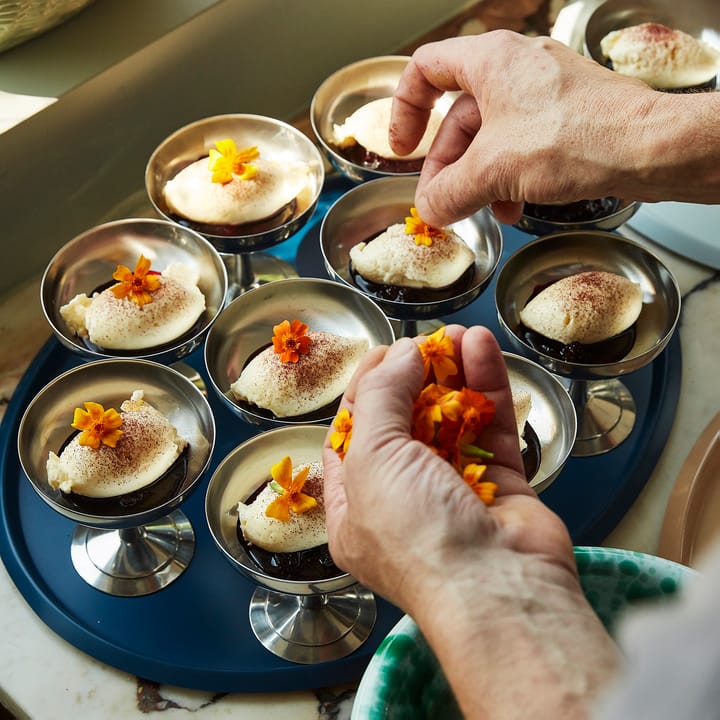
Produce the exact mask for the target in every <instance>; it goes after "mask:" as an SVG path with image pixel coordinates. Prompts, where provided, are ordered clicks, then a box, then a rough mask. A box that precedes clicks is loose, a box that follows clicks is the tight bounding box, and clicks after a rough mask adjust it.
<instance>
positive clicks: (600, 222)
mask: <svg viewBox="0 0 720 720" xmlns="http://www.w3.org/2000/svg"><path fill="white" fill-rule="evenodd" d="M560 207H562V206H560ZM639 208H640V203H639V202H636V201H634V200H620V201H619V205H618V206H617V208H616V209H615V210H613V211H612V212H610V213H608V214H607V215H603V216H601V217H596V218H594V219H592V220H574V221H570V220H568V221H564V220H548V219H546V218H541V217H535V216H533V215H532V214H531V213H530V212H528V211H527V209H526V210H524V211H523V214H522V216H521V218H520V220H518V221H517V223H515V227H516V228H518V230H522V231H523V232H526V233H529V234H530V235H551V234H553V233H557V232H565V231H567V230H616V229H617V228H619V227H620V226H621V225H623V224H624V223H626V222H627V221H628V220H629V219H630V218H631V217H632V216H633V215H634V214H635V213H636V212H637V211H638V209H639Z"/></svg>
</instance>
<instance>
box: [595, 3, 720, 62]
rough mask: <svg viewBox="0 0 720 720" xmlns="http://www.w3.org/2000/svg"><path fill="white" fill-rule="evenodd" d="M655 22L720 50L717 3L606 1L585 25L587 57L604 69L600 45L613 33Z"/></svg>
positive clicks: (719, 20)
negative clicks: (606, 36) (680, 31)
mask: <svg viewBox="0 0 720 720" xmlns="http://www.w3.org/2000/svg"><path fill="white" fill-rule="evenodd" d="M646 22H655V23H660V24H662V25H666V26H667V27H670V28H673V29H676V30H682V31H683V32H685V33H687V34H688V35H692V36H693V37H695V38H697V39H698V40H702V41H704V42H706V43H708V45H712V46H714V47H715V48H716V49H719V50H720V5H719V4H718V3H717V2H715V1H714V0H687V2H683V3H678V2H675V0H606V2H603V3H602V4H600V5H599V6H598V7H597V8H595V10H594V11H593V12H592V14H591V15H590V17H589V18H588V21H587V23H586V25H585V33H584V48H583V50H584V53H585V55H587V56H588V57H590V58H592V59H593V60H595V61H596V62H598V63H600V64H601V65H606V64H607V62H606V59H605V58H604V57H603V54H602V52H601V50H600V41H601V40H602V39H603V38H604V37H605V35H607V34H608V33H609V32H612V31H613V30H620V29H622V28H624V27H630V26H632V25H639V24H641V23H646Z"/></svg>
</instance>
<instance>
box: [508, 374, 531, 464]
mask: <svg viewBox="0 0 720 720" xmlns="http://www.w3.org/2000/svg"><path fill="white" fill-rule="evenodd" d="M512 404H513V410H514V411H515V422H516V423H517V431H518V437H519V438H520V451H523V450H525V448H526V447H527V442H526V441H525V438H524V437H523V432H524V429H525V423H526V422H527V420H528V417H530V410H531V408H532V398H531V396H530V393H529V392H528V391H527V390H526V389H525V388H522V387H517V386H516V387H513V388H512Z"/></svg>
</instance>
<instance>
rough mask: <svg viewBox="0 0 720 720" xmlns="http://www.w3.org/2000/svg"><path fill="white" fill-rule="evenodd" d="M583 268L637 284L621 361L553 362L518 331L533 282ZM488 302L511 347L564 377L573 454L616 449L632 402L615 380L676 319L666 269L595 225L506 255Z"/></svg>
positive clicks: (649, 356) (658, 344)
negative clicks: (573, 415) (628, 344)
mask: <svg viewBox="0 0 720 720" xmlns="http://www.w3.org/2000/svg"><path fill="white" fill-rule="evenodd" d="M587 270H605V271H609V272H614V273H617V274H618V275H624V276H625V277H627V278H628V279H629V280H632V281H633V282H635V283H638V284H639V285H640V287H641V288H642V294H643V308H642V312H641V313H640V317H639V318H638V320H637V324H636V328H637V333H636V338H635V344H634V345H633V347H632V349H631V350H630V352H629V353H628V354H627V356H626V357H624V358H623V359H622V360H619V361H617V362H609V363H603V364H589V363H576V362H568V361H565V360H559V359H557V358H554V357H551V356H550V355H546V354H545V353H542V352H540V351H538V350H536V349H534V348H533V347H531V346H530V345H529V344H528V343H527V342H526V341H525V340H524V339H523V338H522V337H521V336H520V335H519V334H518V329H519V325H520V310H521V309H522V308H523V307H524V306H525V305H526V303H527V302H528V300H529V299H530V297H531V296H532V295H533V293H534V292H535V291H536V289H537V288H540V287H545V286H546V285H548V284H550V283H552V282H554V281H556V280H559V279H560V278H563V277H566V276H568V275H573V274H575V273H579V272H584V271H587ZM495 304H496V307H497V313H498V319H499V322H500V326H501V327H502V328H503V330H504V331H505V333H506V334H507V336H508V338H509V340H510V342H511V344H512V346H513V348H514V349H515V350H517V352H518V353H519V354H521V355H524V356H525V357H529V358H531V359H533V360H535V361H537V362H538V363H540V364H541V365H542V366H543V367H545V368H547V369H548V370H549V371H550V372H552V373H554V374H556V375H560V376H562V377H563V378H565V379H567V380H568V381H569V392H570V396H571V398H572V399H573V402H574V404H575V409H576V412H577V419H578V433H577V439H576V441H575V445H574V447H573V451H572V455H573V456H585V455H597V454H599V453H603V452H607V451H609V450H612V449H613V448H615V447H617V445H619V444H620V443H621V442H622V441H623V440H625V438H627V436H628V435H629V434H630V432H631V430H632V428H633V426H634V424H635V416H636V406H635V401H634V400H633V398H632V395H631V393H630V391H629V390H628V388H627V387H626V386H625V385H624V384H623V383H622V382H621V381H620V380H618V379H617V378H618V377H619V376H621V375H625V374H627V373H630V372H633V371H634V370H639V369H640V368H642V367H644V366H645V365H647V364H648V363H649V362H651V361H652V360H653V359H654V358H655V357H657V356H658V355H659V354H660V353H661V352H662V351H663V350H664V349H665V347H666V345H667V344H668V342H669V341H670V338H671V337H672V335H673V333H674V331H675V328H676V326H677V322H678V319H679V317H680V290H679V288H678V285H677V282H676V281H675V278H674V277H673V275H672V273H671V272H670V271H669V270H668V269H667V267H666V266H665V265H664V264H663V263H662V261H661V260H660V259H659V258H657V257H656V256H655V255H653V254H652V253H651V252H650V251H649V250H647V249H646V248H644V247H643V246H642V245H640V244H638V243H636V242H633V241H631V240H628V239H627V238H624V237H622V236H620V235H617V234H614V233H608V232H602V231H586V232H566V233H557V234H554V235H547V236H545V237H541V238H538V239H536V240H534V241H532V242H529V243H528V244H527V245H524V246H523V247H521V248H520V249H519V250H517V251H516V252H515V253H513V254H512V255H511V256H510V257H509V258H508V259H507V261H506V262H505V264H504V265H503V267H502V268H501V270H500V272H499V273H498V278H497V284H496V287H495Z"/></svg>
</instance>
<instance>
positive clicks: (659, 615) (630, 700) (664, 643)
mask: <svg viewBox="0 0 720 720" xmlns="http://www.w3.org/2000/svg"><path fill="white" fill-rule="evenodd" d="M699 570H700V572H699V574H698V576H697V577H696V578H695V579H694V580H693V581H692V582H691V583H689V585H688V584H686V585H685V586H684V589H683V591H682V593H680V594H679V598H678V600H677V601H676V602H672V603H670V604H669V605H663V606H662V607H658V608H652V609H648V608H645V609H638V610H636V611H635V612H633V613H631V614H628V616H627V617H626V619H625V620H624V622H622V623H621V625H620V628H619V629H618V633H617V639H618V643H619V644H620V647H621V648H622V651H623V653H624V655H625V658H626V662H625V666H624V668H623V670H622V672H621V673H620V676H619V677H618V679H617V681H616V682H615V684H614V685H613V686H612V687H611V688H610V689H609V690H608V693H607V695H606V697H605V698H604V699H603V702H602V703H601V704H600V706H599V707H598V708H597V712H596V713H595V714H594V716H593V717H594V718H595V720H629V719H630V718H632V720H645V719H647V720H651V719H652V720H679V719H682V720H708V719H709V718H718V717H720V548H718V549H716V550H715V551H714V552H713V553H712V554H711V555H710V556H709V557H708V558H707V561H706V562H705V563H703V565H702V567H701V568H699Z"/></svg>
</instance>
